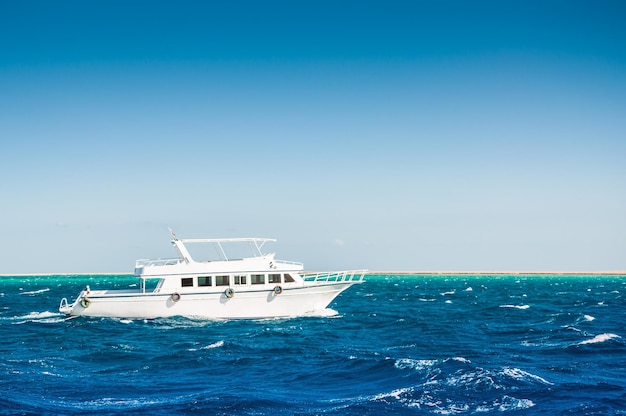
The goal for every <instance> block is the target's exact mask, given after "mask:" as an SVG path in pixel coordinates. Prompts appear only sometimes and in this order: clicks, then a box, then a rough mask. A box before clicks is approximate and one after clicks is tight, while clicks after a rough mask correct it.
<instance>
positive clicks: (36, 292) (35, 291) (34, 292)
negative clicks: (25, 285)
mask: <svg viewBox="0 0 626 416" xmlns="http://www.w3.org/2000/svg"><path fill="white" fill-rule="evenodd" d="M49 290H50V288H45V289H39V290H33V291H30V292H21V293H20V295H37V294H39V293H45V292H48V291H49Z"/></svg>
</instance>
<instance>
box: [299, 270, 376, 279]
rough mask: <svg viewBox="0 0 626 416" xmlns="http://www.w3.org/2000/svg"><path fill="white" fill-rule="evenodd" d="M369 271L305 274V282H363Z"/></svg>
mask: <svg viewBox="0 0 626 416" xmlns="http://www.w3.org/2000/svg"><path fill="white" fill-rule="evenodd" d="M365 272H367V270H344V271H339V272H321V273H304V274H301V275H300V276H301V277H302V278H303V279H304V281H305V282H362V281H363V277H364V276H365Z"/></svg>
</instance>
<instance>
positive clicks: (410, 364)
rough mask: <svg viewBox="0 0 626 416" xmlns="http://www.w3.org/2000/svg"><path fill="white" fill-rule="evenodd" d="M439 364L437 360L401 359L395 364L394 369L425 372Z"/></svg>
mask: <svg viewBox="0 0 626 416" xmlns="http://www.w3.org/2000/svg"><path fill="white" fill-rule="evenodd" d="M435 364H437V360H414V359H412V358H400V359H398V360H396V362H395V363H394V367H396V368H398V369H401V370H403V369H406V368H410V369H413V370H418V371H421V370H424V369H427V368H431V367H433V366H434V365H435Z"/></svg>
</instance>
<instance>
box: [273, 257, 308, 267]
mask: <svg viewBox="0 0 626 416" xmlns="http://www.w3.org/2000/svg"><path fill="white" fill-rule="evenodd" d="M274 262H275V263H282V264H289V265H292V266H298V267H304V264H303V263H299V262H297V261H289V260H278V259H277V260H274Z"/></svg>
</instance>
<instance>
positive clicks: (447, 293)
mask: <svg viewBox="0 0 626 416" xmlns="http://www.w3.org/2000/svg"><path fill="white" fill-rule="evenodd" d="M455 292H456V290H451V291H449V292H443V293H442V294H441V296H448V295H454V293H455Z"/></svg>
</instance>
